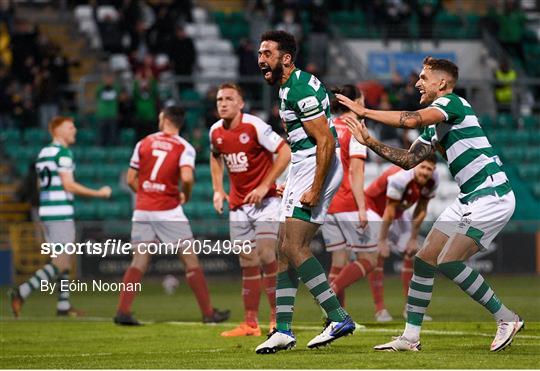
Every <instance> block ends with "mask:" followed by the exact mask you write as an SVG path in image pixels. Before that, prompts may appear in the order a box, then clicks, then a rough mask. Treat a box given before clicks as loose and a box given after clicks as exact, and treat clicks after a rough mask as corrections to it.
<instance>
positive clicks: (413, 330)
mask: <svg viewBox="0 0 540 371" xmlns="http://www.w3.org/2000/svg"><path fill="white" fill-rule="evenodd" d="M421 329H422V327H421V326H416V325H412V324H410V323H406V324H405V330H404V331H403V335H402V336H403V337H404V338H405V339H407V340H409V341H410V342H411V343H416V342H417V341H418V340H420V330H421Z"/></svg>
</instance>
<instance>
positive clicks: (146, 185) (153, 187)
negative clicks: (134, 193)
mask: <svg viewBox="0 0 540 371" xmlns="http://www.w3.org/2000/svg"><path fill="white" fill-rule="evenodd" d="M142 187H143V189H144V190H145V191H147V192H165V189H166V188H167V187H166V185H165V184H163V183H154V182H151V181H149V180H145V181H144V182H143V184H142Z"/></svg>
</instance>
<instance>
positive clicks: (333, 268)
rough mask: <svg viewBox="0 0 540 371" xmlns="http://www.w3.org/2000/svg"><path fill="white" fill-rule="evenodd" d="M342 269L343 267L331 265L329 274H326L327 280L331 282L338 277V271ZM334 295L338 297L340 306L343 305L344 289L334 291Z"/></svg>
mask: <svg viewBox="0 0 540 371" xmlns="http://www.w3.org/2000/svg"><path fill="white" fill-rule="evenodd" d="M342 270H343V267H338V266H335V265H332V266H331V267H330V274H328V282H330V284H332V282H334V281H335V279H336V278H337V277H338V275H339V273H340V272H341V271H342ZM336 296H337V298H338V301H339V304H340V305H341V306H342V307H345V290H341V291H336Z"/></svg>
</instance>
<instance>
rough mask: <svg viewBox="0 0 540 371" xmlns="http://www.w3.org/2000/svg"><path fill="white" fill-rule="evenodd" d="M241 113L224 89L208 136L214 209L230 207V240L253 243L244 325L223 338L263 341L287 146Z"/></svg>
mask: <svg viewBox="0 0 540 371" xmlns="http://www.w3.org/2000/svg"><path fill="white" fill-rule="evenodd" d="M243 108H244V100H243V97H242V92H241V89H240V88H239V87H238V86H237V85H236V84H233V83H226V84H222V85H221V86H220V87H219V90H218V93H217V109H218V113H219V116H220V117H221V119H220V120H219V121H218V122H216V123H215V124H214V125H213V126H212V127H211V128H210V134H209V135H210V146H211V151H212V155H211V156H210V166H211V171H212V184H213V188H214V208H215V209H216V211H217V212H218V213H220V214H221V213H222V212H223V203H224V201H228V202H229V209H230V216H229V218H230V233H231V240H233V241H239V240H240V241H251V243H252V246H253V247H254V248H253V249H252V251H251V252H250V253H249V254H240V266H241V267H242V299H243V301H244V311H245V313H244V322H242V323H241V324H240V325H239V326H238V327H236V328H234V329H232V330H229V331H224V332H223V333H222V334H221V335H222V336H259V335H261V330H260V327H259V324H258V318H257V317H258V310H259V300H260V291H261V286H262V287H264V289H265V291H266V294H267V297H268V300H269V303H270V309H271V318H270V330H271V329H272V328H273V327H274V326H275V295H276V292H275V291H276V274H277V268H278V266H277V261H276V239H277V232H278V229H279V221H278V219H279V209H280V204H281V200H280V199H279V198H278V197H277V194H276V184H275V181H276V179H277V177H278V176H279V175H280V174H281V173H282V172H283V171H284V170H285V169H286V167H287V165H288V163H289V161H290V157H291V151H290V149H289V146H288V145H287V144H286V142H285V140H283V139H282V138H281V137H280V136H279V135H278V134H277V133H275V132H274V131H273V130H272V128H271V127H270V126H269V125H268V124H266V123H265V122H264V121H262V120H261V119H259V118H258V117H256V116H253V115H249V114H245V113H242V109H243ZM274 154H277V157H276V159H275V160H274ZM224 166H226V167H227V171H228V173H229V179H230V192H229V194H228V195H227V194H226V193H225V190H224V187H223V173H224ZM261 270H262V273H263V275H262V276H261ZM261 281H262V282H261Z"/></svg>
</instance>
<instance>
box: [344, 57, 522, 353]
mask: <svg viewBox="0 0 540 371" xmlns="http://www.w3.org/2000/svg"><path fill="white" fill-rule="evenodd" d="M419 77H420V78H419V80H418V82H417V83H416V87H417V88H418V90H419V91H420V94H421V98H420V104H425V105H429V107H427V108H424V109H421V110H418V111H414V112H401V111H376V110H370V109H367V108H365V107H363V106H361V105H359V104H358V103H356V102H354V101H352V100H350V99H348V98H347V97H345V96H343V95H338V99H339V100H340V102H342V103H343V104H344V105H346V106H347V107H349V108H350V109H351V110H352V111H354V112H355V113H356V114H357V115H358V116H360V117H366V118H369V119H371V120H374V121H378V122H380V123H381V124H384V125H389V126H393V127H400V128H418V129H422V133H421V135H420V137H419V138H418V139H417V140H416V141H415V142H414V143H413V144H412V145H411V147H410V148H409V149H408V150H406V149H399V148H393V147H390V146H387V145H385V144H383V143H381V142H379V141H378V140H376V139H374V138H373V137H371V136H370V134H369V131H368V130H367V128H366V127H365V125H364V124H362V123H361V122H359V121H358V120H354V119H348V122H347V123H348V125H350V126H349V127H350V128H351V130H352V131H353V135H354V136H355V137H356V138H357V139H361V138H362V139H363V140H364V142H365V143H366V145H367V146H368V147H370V148H371V149H373V151H375V152H376V153H378V154H379V155H380V156H382V157H384V158H386V159H387V160H389V161H391V162H393V163H395V164H397V165H399V166H401V167H402V168H405V169H410V168H413V167H414V166H416V165H417V164H419V163H421V162H422V161H423V160H424V159H426V158H427V157H428V156H429V155H430V154H432V153H433V151H434V150H437V151H439V152H440V153H441V154H442V156H443V157H444V158H445V159H446V160H447V161H448V167H449V169H450V173H451V174H452V176H453V177H454V179H455V180H456V182H457V183H458V185H459V188H460V194H459V195H458V198H457V199H456V201H454V203H452V204H451V205H450V206H448V208H446V210H445V211H443V213H442V214H441V215H440V216H439V218H438V219H437V221H436V222H435V224H434V225H433V227H432V229H431V231H430V233H429V235H428V236H427V238H426V240H425V242H424V246H423V247H422V249H421V250H420V251H419V252H418V253H417V254H416V259H415V262H414V271H413V278H412V280H411V284H410V286H409V295H408V300H407V303H408V304H407V324H406V326H405V331H404V332H403V334H402V335H401V336H400V337H398V338H396V339H394V340H393V341H391V342H389V343H386V344H382V345H378V346H376V347H375V349H376V350H391V351H397V350H412V351H418V350H420V330H421V326H422V320H423V317H424V313H425V312H426V309H427V307H428V305H429V303H430V301H431V293H432V289H433V284H434V279H435V272H436V271H439V272H441V273H442V274H443V275H445V276H446V277H448V278H449V279H451V280H452V281H453V282H454V283H455V284H456V285H458V286H459V287H460V288H461V289H462V290H463V291H465V292H466V293H467V294H468V295H470V297H471V298H472V299H473V300H475V301H477V302H478V303H479V304H481V305H482V306H484V307H485V308H486V309H487V310H488V311H489V312H490V313H491V314H492V315H493V317H494V319H495V321H496V323H497V333H496V335H495V338H494V340H493V342H492V343H491V347H490V350H491V351H495V352H496V351H500V350H502V349H504V348H506V347H507V346H508V345H510V343H511V342H512V340H513V338H514V336H515V335H516V334H517V333H518V331H520V330H521V328H522V327H523V324H524V321H523V320H522V319H521V318H520V317H519V316H518V315H517V314H516V313H514V312H513V311H511V310H510V309H508V308H507V307H506V306H505V305H504V304H503V303H502V302H501V300H500V299H499V298H498V297H497V295H496V294H495V293H494V292H493V289H492V288H491V287H490V285H489V284H488V283H487V282H486V281H485V280H484V278H483V277H482V275H480V273H478V271H477V270H475V269H473V268H471V267H469V266H467V265H466V264H465V261H466V260H467V259H468V258H470V257H471V256H473V255H474V254H476V253H477V252H478V251H480V250H484V249H486V248H487V247H488V246H489V245H490V244H491V241H493V239H494V238H495V237H496V236H497V234H498V233H499V232H500V231H501V230H502V229H503V228H504V226H505V225H506V223H507V222H508V221H509V220H510V218H511V216H512V214H513V213H514V208H515V203H516V201H515V197H514V192H513V191H512V188H511V186H510V183H509V182H508V178H507V176H506V174H505V172H504V171H503V169H502V167H501V165H502V164H501V162H500V160H499V157H498V156H497V154H496V152H495V150H494V149H493V147H492V146H491V144H490V143H489V141H488V139H487V138H486V136H485V134H484V131H483V130H482V127H481V126H480V124H479V122H478V118H477V117H476V114H475V113H474V111H473V109H472V107H471V105H470V104H469V102H467V101H466V100H465V99H463V98H462V97H460V96H458V95H456V94H454V93H453V90H454V87H455V86H456V83H457V80H458V67H457V66H456V65H455V64H454V63H452V62H451V61H449V60H446V59H436V58H432V57H427V58H425V59H424V62H423V68H422V71H421V72H420V76H419Z"/></svg>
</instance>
